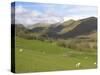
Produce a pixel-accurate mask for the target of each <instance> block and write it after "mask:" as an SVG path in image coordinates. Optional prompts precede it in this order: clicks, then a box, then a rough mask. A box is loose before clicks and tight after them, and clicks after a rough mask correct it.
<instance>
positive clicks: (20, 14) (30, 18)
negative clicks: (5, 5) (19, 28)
mask: <svg viewBox="0 0 100 75" xmlns="http://www.w3.org/2000/svg"><path fill="white" fill-rule="evenodd" d="M48 10H49V9H48ZM60 20H61V19H60V18H59V17H57V14H56V13H54V12H53V11H51V10H50V11H48V12H47V11H46V12H44V13H41V12H39V11H37V10H29V9H27V8H24V7H22V6H17V7H16V11H15V23H16V24H18V23H21V24H23V25H26V26H27V25H30V24H34V23H38V22H47V23H56V22H59V21H60Z"/></svg>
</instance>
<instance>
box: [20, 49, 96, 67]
mask: <svg viewBox="0 0 100 75" xmlns="http://www.w3.org/2000/svg"><path fill="white" fill-rule="evenodd" d="M19 51H20V52H23V49H19ZM85 59H88V57H85ZM80 65H81V63H80V62H78V63H76V65H75V66H76V68H79V67H80ZM94 65H96V62H94Z"/></svg>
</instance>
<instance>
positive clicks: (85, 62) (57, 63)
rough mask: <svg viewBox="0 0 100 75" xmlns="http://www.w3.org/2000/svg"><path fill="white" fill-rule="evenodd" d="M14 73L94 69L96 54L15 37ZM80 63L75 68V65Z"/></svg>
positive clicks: (53, 43)
mask: <svg viewBox="0 0 100 75" xmlns="http://www.w3.org/2000/svg"><path fill="white" fill-rule="evenodd" d="M15 58H16V59H15V62H16V72H40V71H53V70H74V69H92V68H96V66H97V65H96V64H94V63H95V62H96V52H85V51H77V50H74V49H69V48H64V47H60V46H58V45H57V44H56V42H52V43H50V42H46V41H45V42H42V41H39V40H26V39H22V38H18V37H16V52H15ZM79 62H80V63H81V64H80V67H79V68H77V67H76V64H77V63H79Z"/></svg>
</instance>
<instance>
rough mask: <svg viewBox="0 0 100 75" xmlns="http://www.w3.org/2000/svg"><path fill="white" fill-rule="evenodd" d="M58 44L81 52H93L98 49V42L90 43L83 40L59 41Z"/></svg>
mask: <svg viewBox="0 0 100 75" xmlns="http://www.w3.org/2000/svg"><path fill="white" fill-rule="evenodd" d="M57 44H58V45H59V46H61V47H65V48H70V49H75V50H79V51H92V50H94V49H97V44H96V41H95V42H89V41H86V40H83V39H82V40H80V39H68V40H58V43H57Z"/></svg>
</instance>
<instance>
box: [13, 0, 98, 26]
mask: <svg viewBox="0 0 100 75" xmlns="http://www.w3.org/2000/svg"><path fill="white" fill-rule="evenodd" d="M13 8H14V6H12V9H13ZM15 9H16V10H15V21H16V23H22V24H26V25H27V24H34V23H38V22H49V23H56V22H60V21H65V20H68V19H75V20H77V19H82V18H86V17H91V16H94V17H97V7H95V6H83V5H68V4H44V3H31V2H15Z"/></svg>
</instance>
